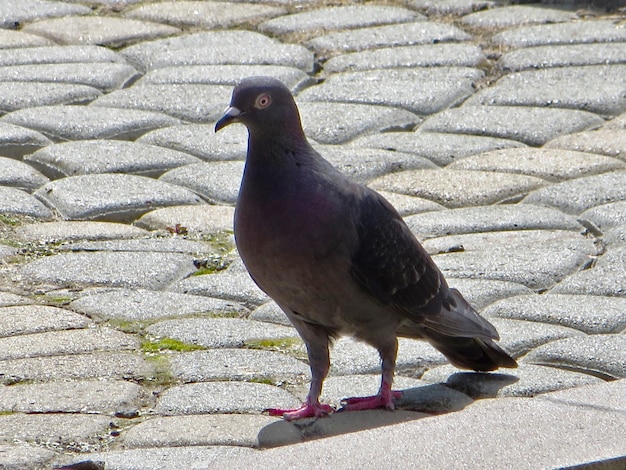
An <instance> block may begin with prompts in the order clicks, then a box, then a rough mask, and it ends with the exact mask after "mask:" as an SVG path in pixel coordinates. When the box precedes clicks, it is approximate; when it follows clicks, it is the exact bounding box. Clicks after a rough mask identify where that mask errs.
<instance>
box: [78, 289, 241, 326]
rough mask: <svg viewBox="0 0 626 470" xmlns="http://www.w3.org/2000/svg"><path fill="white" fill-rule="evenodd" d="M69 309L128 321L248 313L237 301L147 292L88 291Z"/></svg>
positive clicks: (173, 293)
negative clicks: (203, 314)
mask: <svg viewBox="0 0 626 470" xmlns="http://www.w3.org/2000/svg"><path fill="white" fill-rule="evenodd" d="M69 307H70V308H71V309H73V310H75V311H77V312H81V313H84V314H86V315H88V316H89V317H90V318H94V317H96V318H103V319H108V318H118V319H124V320H129V321H145V320H152V319H156V318H163V317H179V316H185V315H193V314H198V313H210V314H212V315H232V314H243V313H245V312H247V309H246V308H245V307H243V305H241V304H238V303H236V302H229V301H225V300H221V299H214V298H211V297H201V296H196V295H187V294H177V293H175V292H158V291H156V292H155V291H151V290H146V289H94V290H87V291H83V295H81V296H80V297H78V298H77V299H76V300H74V301H72V303H70V305H69Z"/></svg>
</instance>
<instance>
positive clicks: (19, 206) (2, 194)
mask: <svg viewBox="0 0 626 470" xmlns="http://www.w3.org/2000/svg"><path fill="white" fill-rule="evenodd" d="M0 213H2V214H16V215H27V216H30V217H36V218H40V219H47V218H49V217H52V212H50V210H49V209H48V208H47V207H46V206H44V205H43V204H42V203H41V202H39V201H38V200H37V199H35V198H34V197H33V196H31V195H30V194H28V193H27V192H24V191H21V190H19V189H17V188H11V187H5V186H0Z"/></svg>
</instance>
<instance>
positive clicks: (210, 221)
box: [135, 204, 235, 234]
mask: <svg viewBox="0 0 626 470" xmlns="http://www.w3.org/2000/svg"><path fill="white" fill-rule="evenodd" d="M234 215H235V208H234V207H232V206H212V205H208V204H207V205H196V206H173V207H164V208H162V209H156V210H154V211H151V212H148V213H146V214H144V215H142V216H141V218H139V219H138V220H136V221H135V225H137V226H138V227H142V228H145V229H147V230H167V229H169V230H172V229H174V230H176V226H177V225H178V226H179V227H184V228H185V229H186V230H187V232H188V233H192V234H199V233H202V234H212V233H223V232H232V231H233V218H234Z"/></svg>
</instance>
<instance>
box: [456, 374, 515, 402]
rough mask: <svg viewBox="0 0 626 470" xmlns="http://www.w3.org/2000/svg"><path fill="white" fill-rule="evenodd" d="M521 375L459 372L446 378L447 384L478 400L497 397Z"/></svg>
mask: <svg viewBox="0 0 626 470" xmlns="http://www.w3.org/2000/svg"><path fill="white" fill-rule="evenodd" d="M517 381H519V377H517V376H515V375H512V374H502V373H494V372H457V373H455V374H452V375H451V376H449V377H448V379H447V380H446V383H445V385H446V386H447V387H449V388H451V389H454V390H457V391H458V392H461V393H464V394H465V395H467V396H470V397H472V398H473V399H475V400H477V399H479V398H495V397H497V396H500V390H501V389H503V388H504V387H507V386H509V385H511V384H514V383H515V382H517Z"/></svg>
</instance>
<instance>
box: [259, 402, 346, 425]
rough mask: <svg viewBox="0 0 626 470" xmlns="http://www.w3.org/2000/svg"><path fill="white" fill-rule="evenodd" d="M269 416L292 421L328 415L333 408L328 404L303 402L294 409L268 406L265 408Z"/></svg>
mask: <svg viewBox="0 0 626 470" xmlns="http://www.w3.org/2000/svg"><path fill="white" fill-rule="evenodd" d="M265 411H267V412H268V413H269V415H270V416H282V417H283V418H284V419H285V421H293V420H295V419H301V418H321V417H323V416H328V415H329V414H330V413H332V412H333V411H335V409H334V408H333V407H332V406H330V405H324V404H322V403H317V404H310V403H305V404H303V405H302V406H301V407H300V408H296V409H295V410H283V409H280V408H269V409H267V410H265Z"/></svg>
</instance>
